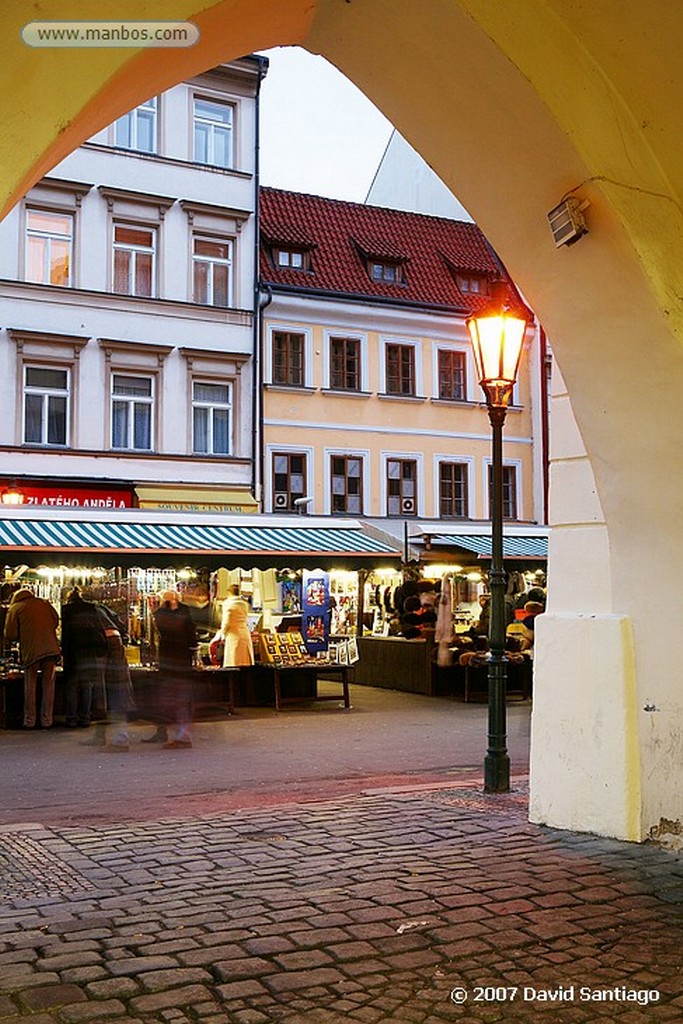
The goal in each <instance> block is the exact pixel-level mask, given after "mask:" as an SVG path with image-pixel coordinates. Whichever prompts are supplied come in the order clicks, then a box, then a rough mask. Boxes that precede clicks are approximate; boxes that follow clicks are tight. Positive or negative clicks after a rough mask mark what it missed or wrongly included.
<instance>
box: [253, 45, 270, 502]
mask: <svg viewBox="0 0 683 1024" xmlns="http://www.w3.org/2000/svg"><path fill="white" fill-rule="evenodd" d="M257 59H258V78H257V82H256V93H255V96H254V318H253V366H252V384H251V492H252V494H253V495H254V498H255V500H256V501H257V502H258V505H259V511H260V512H263V471H262V461H263V453H262V451H261V446H262V440H263V412H262V394H263V388H262V384H261V378H262V376H263V370H262V360H261V348H262V346H261V334H262V330H261V322H262V318H261V309H262V306H261V289H260V280H261V275H260V273H259V254H260V251H261V216H260V190H261V159H260V154H261V83H262V81H263V79H264V78H265V77H266V74H267V70H268V58H267V57H258V58H257Z"/></svg>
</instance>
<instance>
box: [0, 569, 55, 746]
mask: <svg viewBox="0 0 683 1024" xmlns="http://www.w3.org/2000/svg"><path fill="white" fill-rule="evenodd" d="M58 624H59V615H58V614H57V612H56V610H55V609H54V608H53V607H52V605H51V604H50V602H49V601H45V600H44V599H43V598H42V597H36V596H35V594H34V593H33V591H31V590H29V589H28V588H22V589H21V590H17V591H16V593H15V594H14V595H13V597H12V600H11V601H10V605H9V608H8V609H7V616H6V618H5V630H4V637H5V641H7V642H9V643H14V642H16V641H17V640H18V641H19V651H20V655H21V663H22V665H23V669H24V729H33V728H34V727H35V724H36V687H37V681H38V673H39V672H40V677H41V684H42V698H41V704H40V724H41V725H42V727H43V729H49V728H50V726H51V725H52V715H53V710H54V702H55V669H56V667H57V662H58V661H59V656H60V650H59V641H58V640H57V626H58Z"/></svg>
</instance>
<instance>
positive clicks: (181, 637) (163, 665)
mask: <svg viewBox="0 0 683 1024" xmlns="http://www.w3.org/2000/svg"><path fill="white" fill-rule="evenodd" d="M153 618H154V624H155V626H156V628H157V631H158V633H159V671H160V673H161V683H162V691H163V694H164V699H163V703H164V704H165V711H164V714H163V716H162V721H163V720H165V721H167V722H168V730H169V739H168V742H166V743H163V744H162V749H163V750H183V749H186V748H189V747H191V746H192V739H191V737H190V720H191V712H192V676H191V673H192V659H193V657H194V652H195V650H196V648H197V631H196V629H195V626H194V623H193V621H192V617H191V615H190V613H189V611H188V610H187V608H185V607H184V605H182V604H181V603H180V595H179V594H178V592H177V591H175V590H166V591H164V592H163V594H162V595H161V604H160V606H159V608H157V610H156V611H155V612H154V616H153Z"/></svg>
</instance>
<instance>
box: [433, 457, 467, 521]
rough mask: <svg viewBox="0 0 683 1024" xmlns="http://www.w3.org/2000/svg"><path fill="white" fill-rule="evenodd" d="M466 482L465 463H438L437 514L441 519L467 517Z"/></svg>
mask: <svg viewBox="0 0 683 1024" xmlns="http://www.w3.org/2000/svg"><path fill="white" fill-rule="evenodd" d="M467 484H468V465H467V463H465V462H440V463H439V516H440V518H441V519H466V518H467V516H468V514H469V501H468V489H467Z"/></svg>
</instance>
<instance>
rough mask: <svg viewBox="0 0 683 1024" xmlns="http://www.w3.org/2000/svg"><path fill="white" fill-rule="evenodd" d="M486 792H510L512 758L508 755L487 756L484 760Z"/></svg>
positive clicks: (495, 754)
mask: <svg viewBox="0 0 683 1024" xmlns="http://www.w3.org/2000/svg"><path fill="white" fill-rule="evenodd" d="M484 792H485V793H509V792H510V758H509V757H508V755H507V754H503V753H498V752H496V753H494V754H490V753H489V754H487V755H486V758H485V760H484Z"/></svg>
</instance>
